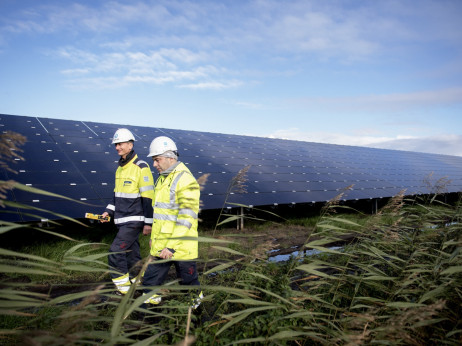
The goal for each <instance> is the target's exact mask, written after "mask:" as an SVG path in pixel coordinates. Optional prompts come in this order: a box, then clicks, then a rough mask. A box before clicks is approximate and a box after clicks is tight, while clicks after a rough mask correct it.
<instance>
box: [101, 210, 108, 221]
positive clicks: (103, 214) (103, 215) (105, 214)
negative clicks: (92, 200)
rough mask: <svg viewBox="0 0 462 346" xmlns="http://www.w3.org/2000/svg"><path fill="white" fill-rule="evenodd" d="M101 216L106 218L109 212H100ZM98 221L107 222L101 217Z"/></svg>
mask: <svg viewBox="0 0 462 346" xmlns="http://www.w3.org/2000/svg"><path fill="white" fill-rule="evenodd" d="M101 216H102V217H103V218H106V217H107V216H109V213H108V212H107V211H105V212H104V213H102V214H101ZM100 222H109V221H108V220H105V219H102V220H100Z"/></svg>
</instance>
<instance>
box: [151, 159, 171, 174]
mask: <svg viewBox="0 0 462 346" xmlns="http://www.w3.org/2000/svg"><path fill="white" fill-rule="evenodd" d="M174 161H175V160H174V159H172V158H170V157H163V156H154V157H153V158H152V162H153V164H152V165H153V166H154V168H155V169H157V171H158V172H159V173H162V172H163V171H165V170H166V169H168V168H169V167H170V166H171V165H173V163H174Z"/></svg>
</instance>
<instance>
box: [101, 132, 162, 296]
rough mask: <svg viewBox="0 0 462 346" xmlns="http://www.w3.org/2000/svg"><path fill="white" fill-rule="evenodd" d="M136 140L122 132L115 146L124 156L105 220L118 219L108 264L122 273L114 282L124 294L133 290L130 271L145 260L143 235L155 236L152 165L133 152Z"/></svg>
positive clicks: (113, 276) (113, 275)
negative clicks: (142, 246)
mask: <svg viewBox="0 0 462 346" xmlns="http://www.w3.org/2000/svg"><path fill="white" fill-rule="evenodd" d="M134 141H135V137H134V136H133V134H132V133H131V132H130V130H128V129H124V128H122V129H118V130H117V131H116V133H115V134H114V138H113V140H112V144H114V145H115V149H116V150H117V153H118V154H119V156H120V159H119V167H118V168H117V171H116V174H115V188H114V196H113V201H112V203H109V204H108V206H107V207H106V211H105V212H104V213H103V216H107V215H110V216H111V217H112V218H113V219H114V223H115V225H116V226H117V229H118V232H117V235H116V237H115V239H114V241H113V242H112V245H111V248H110V250H109V252H110V254H109V256H108V264H109V266H110V267H111V269H115V270H116V271H117V272H118V273H111V277H112V281H113V282H114V284H115V285H116V287H117V290H118V292H119V293H121V294H126V293H127V292H128V290H129V288H130V285H131V280H133V279H134V278H130V269H131V268H133V266H134V265H135V264H137V262H138V261H140V260H141V255H140V244H139V241H138V238H139V235H140V233H141V232H143V234H144V235H149V234H150V233H151V227H152V221H153V218H152V215H153V208H152V201H153V198H154V180H153V178H152V173H151V169H150V168H149V165H148V164H147V163H146V162H145V161H143V160H140V159H139V158H138V156H137V155H136V154H135V151H134V150H133V142H134Z"/></svg>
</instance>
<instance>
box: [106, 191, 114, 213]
mask: <svg viewBox="0 0 462 346" xmlns="http://www.w3.org/2000/svg"><path fill="white" fill-rule="evenodd" d="M104 211H105V212H107V213H108V214H109V216H110V217H111V219H112V218H114V212H115V193H113V194H112V201H111V202H109V204H108V205H107V206H106V209H105V210H104Z"/></svg>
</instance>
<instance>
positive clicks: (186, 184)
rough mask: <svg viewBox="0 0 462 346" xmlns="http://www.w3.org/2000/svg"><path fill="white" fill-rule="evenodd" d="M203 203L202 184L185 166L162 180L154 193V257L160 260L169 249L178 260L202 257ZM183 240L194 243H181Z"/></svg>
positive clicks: (181, 166) (160, 178)
mask: <svg viewBox="0 0 462 346" xmlns="http://www.w3.org/2000/svg"><path fill="white" fill-rule="evenodd" d="M199 202H200V189H199V184H198V183H197V181H196V179H195V178H194V176H193V175H192V174H191V172H190V170H189V169H188V167H186V166H185V165H184V164H183V163H182V162H179V163H178V165H177V166H176V167H175V168H174V170H173V171H172V172H171V173H170V174H169V175H168V176H163V175H161V176H159V178H158V179H157V181H156V186H155V190H154V223H153V224H152V233H151V240H152V244H151V255H153V256H158V255H159V252H160V251H162V249H164V248H168V249H170V250H173V252H174V254H173V259H175V260H190V259H195V258H197V257H198V240H197V237H198V234H197V220H198V214H199ZM182 237H188V238H193V239H179V238H182ZM194 238H195V239H194Z"/></svg>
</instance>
